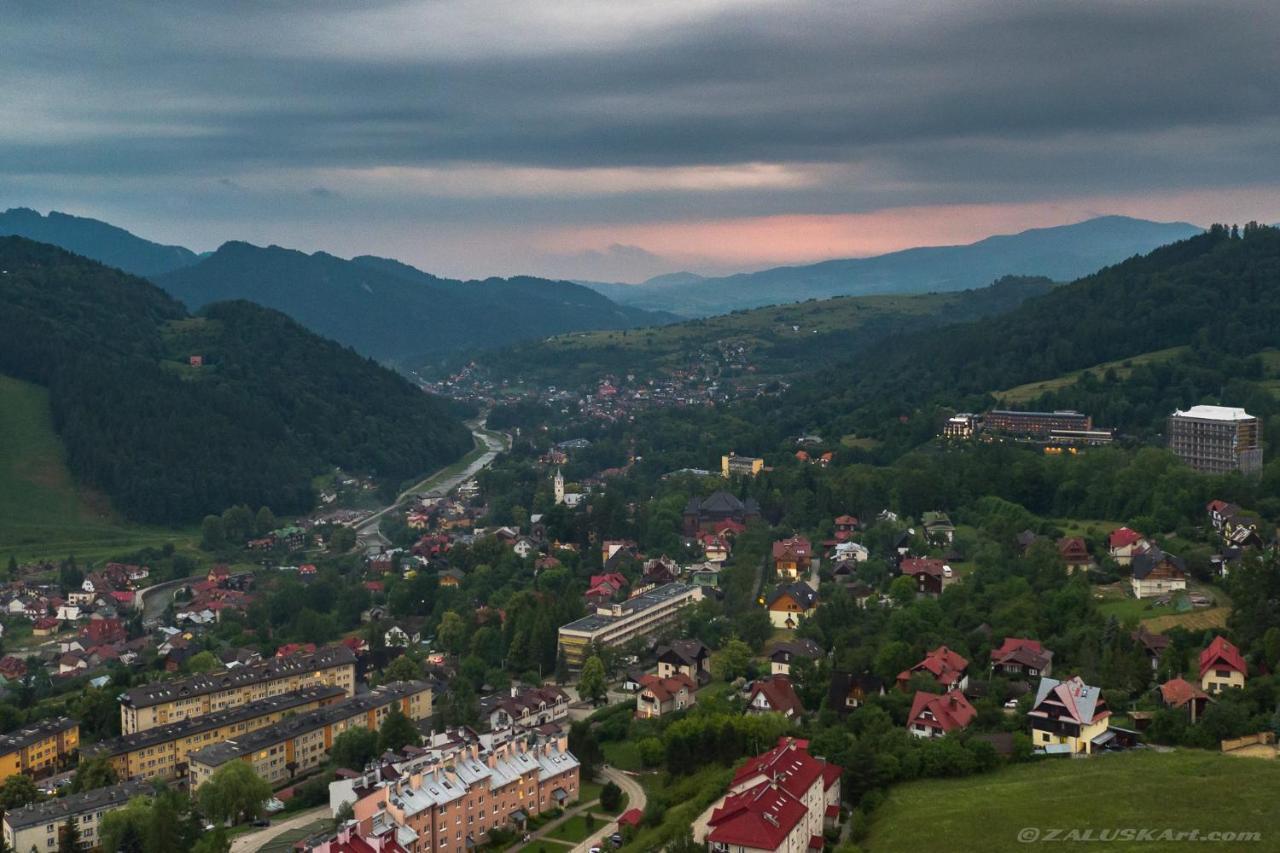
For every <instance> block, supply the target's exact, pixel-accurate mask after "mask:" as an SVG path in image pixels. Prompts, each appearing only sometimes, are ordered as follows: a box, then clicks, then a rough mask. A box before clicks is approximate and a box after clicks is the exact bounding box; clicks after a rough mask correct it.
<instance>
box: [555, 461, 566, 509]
mask: <svg viewBox="0 0 1280 853" xmlns="http://www.w3.org/2000/svg"><path fill="white" fill-rule="evenodd" d="M554 488H555V494H556V504H562V503H564V474H561V473H560V469H559V468H557V469H556V479H555V486H554Z"/></svg>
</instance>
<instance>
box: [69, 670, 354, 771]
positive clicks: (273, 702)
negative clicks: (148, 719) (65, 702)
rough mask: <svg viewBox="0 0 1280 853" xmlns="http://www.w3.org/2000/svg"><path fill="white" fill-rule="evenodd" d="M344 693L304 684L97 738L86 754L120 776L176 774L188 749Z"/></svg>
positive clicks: (317, 705)
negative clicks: (104, 761)
mask: <svg viewBox="0 0 1280 853" xmlns="http://www.w3.org/2000/svg"><path fill="white" fill-rule="evenodd" d="M346 696H347V692H346V691H345V690H343V689H342V688H341V687H336V686H335V687H328V686H325V685H320V686H318V687H307V688H305V689H303V690H299V691H298V692H296V693H285V694H283V695H281V696H274V697H272V698H270V699H264V700H262V701H260V702H254V703H253V704H252V705H242V706H241V707H239V708H230V709H228V710H226V711H215V712H214V713H212V714H206V715H204V716H202V717H192V718H190V719H186V720H182V721H180V722H177V723H170V724H169V725H167V726H156V727H155V728H151V729H147V730H146V731H144V732H136V733H135V734H130V735H121V736H120V737H116V738H111V739H110V740H105V741H101V742H99V743H97V744H94V745H93V746H92V747H89V748H88V749H87V750H86V751H85V755H86V757H90V758H96V757H98V756H103V755H105V756H108V757H109V758H110V759H111V765H112V766H113V767H114V768H115V770H116V776H117V777H118V778H120V779H154V778H156V777H160V778H162V779H181V778H183V777H185V776H186V773H187V756H188V755H189V754H190V753H192V752H194V751H196V750H198V749H203V748H204V747H206V746H212V745H213V744H216V743H222V742H223V741H227V740H231V739H233V738H237V737H241V736H243V735H246V734H248V733H249V732H252V731H257V730H258V729H262V728H266V727H267V726H270V725H274V724H275V723H278V722H280V721H281V720H282V719H284V717H285V715H286V714H303V713H306V712H307V711H314V710H315V709H317V708H322V707H324V706H326V705H330V704H333V703H335V702H338V701H341V700H342V699H344V698H346Z"/></svg>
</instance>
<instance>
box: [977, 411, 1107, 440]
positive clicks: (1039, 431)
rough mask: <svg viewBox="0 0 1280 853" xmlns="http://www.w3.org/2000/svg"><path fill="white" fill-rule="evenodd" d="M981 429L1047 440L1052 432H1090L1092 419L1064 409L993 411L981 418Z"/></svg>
mask: <svg viewBox="0 0 1280 853" xmlns="http://www.w3.org/2000/svg"><path fill="white" fill-rule="evenodd" d="M982 423H983V427H984V428H985V429H987V430H989V431H992V432H1003V433H1008V434H1009V435H1027V436H1034V437H1037V438H1048V437H1049V435H1050V433H1051V432H1053V431H1054V430H1068V431H1091V430H1093V418H1091V417H1089V416H1088V415H1084V414H1081V413H1080V412H1075V411H1071V410H1070V409H1064V410H1061V411H1056V412H1021V411H1015V410H1012V409H993V410H991V411H990V412H987V413H986V414H985V415H984V416H983V418H982Z"/></svg>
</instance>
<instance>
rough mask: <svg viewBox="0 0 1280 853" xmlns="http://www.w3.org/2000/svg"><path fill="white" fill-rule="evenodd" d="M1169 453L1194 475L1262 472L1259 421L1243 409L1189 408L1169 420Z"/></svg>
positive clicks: (1173, 415)
mask: <svg viewBox="0 0 1280 853" xmlns="http://www.w3.org/2000/svg"><path fill="white" fill-rule="evenodd" d="M1168 433H1169V449H1170V450H1172V451H1173V452H1174V454H1175V455H1177V457H1178V458H1179V459H1181V460H1182V461H1183V462H1185V463H1187V465H1189V466H1190V467H1192V468H1193V469H1195V470H1196V471H1201V472H1203V473H1206V474H1226V473H1229V472H1231V471H1239V472H1241V473H1242V474H1257V473H1259V472H1260V471H1262V420H1261V419H1260V418H1255V417H1254V416H1253V415H1251V414H1249V413H1248V412H1246V411H1245V410H1244V409H1236V408H1230V407H1227V406H1192V407H1191V408H1190V409H1188V410H1187V411H1185V412H1184V411H1182V410H1181V409H1178V410H1176V411H1174V413H1173V414H1172V415H1170V416H1169V429H1168Z"/></svg>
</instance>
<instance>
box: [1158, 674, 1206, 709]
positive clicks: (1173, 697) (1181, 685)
mask: <svg viewBox="0 0 1280 853" xmlns="http://www.w3.org/2000/svg"><path fill="white" fill-rule="evenodd" d="M1160 698H1161V699H1163V700H1164V703H1165V704H1166V705H1168V706H1169V707H1171V708H1181V707H1182V706H1183V705H1185V704H1187V703H1188V702H1190V701H1191V700H1192V699H1208V698H1209V694H1207V693H1205V692H1204V691H1203V690H1201V689H1200V688H1199V687H1196V686H1195V685H1194V684H1192V683H1191V682H1190V681H1187V680H1186V679H1185V678H1182V677H1181V676H1179V677H1178V678H1172V679H1170V680H1168V681H1166V682H1165V683H1164V684H1161V685H1160Z"/></svg>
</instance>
